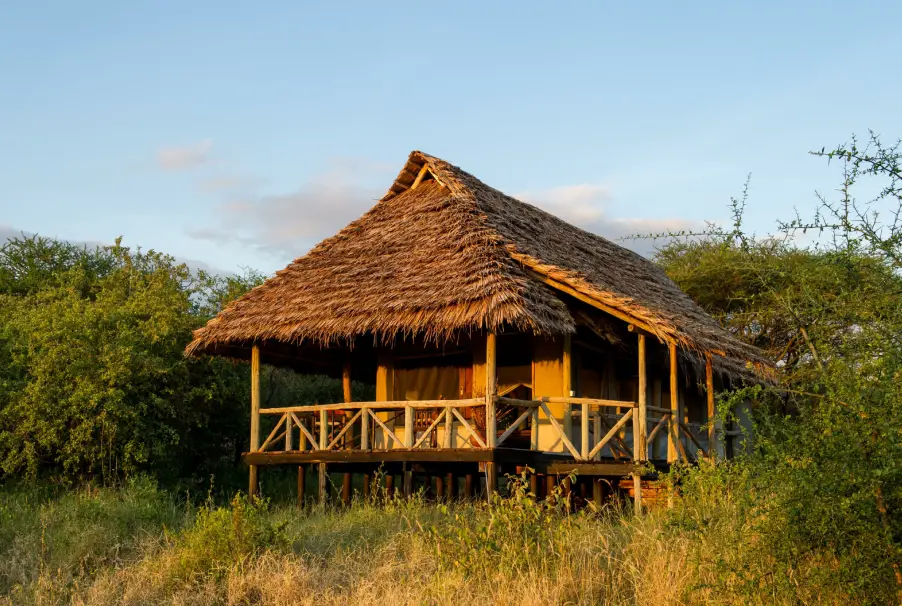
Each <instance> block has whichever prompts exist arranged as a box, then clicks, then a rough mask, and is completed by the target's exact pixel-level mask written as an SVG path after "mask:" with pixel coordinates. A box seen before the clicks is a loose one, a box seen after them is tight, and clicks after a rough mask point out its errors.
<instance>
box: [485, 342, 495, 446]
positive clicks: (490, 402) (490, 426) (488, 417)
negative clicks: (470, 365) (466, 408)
mask: <svg viewBox="0 0 902 606" xmlns="http://www.w3.org/2000/svg"><path fill="white" fill-rule="evenodd" d="M497 362H498V359H497V338H496V336H495V333H494V332H492V331H489V332H488V334H487V335H486V339H485V442H486V446H488V447H489V448H494V447H495V444H496V443H497V440H498V434H497V430H496V421H495V395H496V394H495V392H496V391H497V385H498V377H497V374H496V373H497Z"/></svg>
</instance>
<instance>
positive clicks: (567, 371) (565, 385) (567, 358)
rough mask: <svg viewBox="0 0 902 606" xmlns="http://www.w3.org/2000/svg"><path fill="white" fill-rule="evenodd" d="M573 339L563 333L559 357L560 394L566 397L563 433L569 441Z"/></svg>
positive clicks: (571, 407)
mask: <svg viewBox="0 0 902 606" xmlns="http://www.w3.org/2000/svg"><path fill="white" fill-rule="evenodd" d="M572 353H573V341H572V338H571V336H570V335H564V353H563V355H562V357H561V373H562V377H561V391H563V392H564V393H563V394H561V395H563V396H564V398H565V399H567V401H566V402H564V435H566V436H567V439H568V440H570V441H571V442H572V441H573V405H572V403H571V402H570V399H569V398H572V397H574V396H575V395H576V394H575V393H573V383H572V382H573V367H572V366H571V363H572Z"/></svg>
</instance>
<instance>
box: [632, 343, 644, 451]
mask: <svg viewBox="0 0 902 606" xmlns="http://www.w3.org/2000/svg"><path fill="white" fill-rule="evenodd" d="M638 400H639V410H638V411H637V412H638V413H639V414H638V415H635V416H633V460H634V461H647V460H648V444H647V443H646V439H647V437H648V401H647V400H648V371H647V369H646V355H645V334H644V333H639V398H638Z"/></svg>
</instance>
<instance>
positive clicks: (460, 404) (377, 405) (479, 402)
mask: <svg viewBox="0 0 902 606" xmlns="http://www.w3.org/2000/svg"><path fill="white" fill-rule="evenodd" d="M484 405H485V398H467V399H464V400H395V401H393V402H383V401H376V402H348V403H345V404H311V405H309V406H279V407H275V408H261V409H260V414H263V415H278V414H283V413H286V412H294V413H301V412H319V411H320V410H354V409H357V408H372V409H377V410H383V409H390V408H397V409H400V408H407V407H408V406H409V407H411V408H444V407H445V406H451V407H454V408H469V407H472V406H484ZM622 405H623V404H622V403H621V406H622Z"/></svg>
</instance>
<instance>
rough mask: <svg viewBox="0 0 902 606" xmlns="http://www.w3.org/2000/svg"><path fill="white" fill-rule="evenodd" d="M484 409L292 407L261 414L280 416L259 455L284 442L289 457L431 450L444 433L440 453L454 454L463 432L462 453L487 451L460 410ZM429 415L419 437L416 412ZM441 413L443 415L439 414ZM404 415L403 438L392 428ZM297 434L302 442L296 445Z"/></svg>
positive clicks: (431, 403)
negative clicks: (454, 441) (435, 437)
mask: <svg viewBox="0 0 902 606" xmlns="http://www.w3.org/2000/svg"><path fill="white" fill-rule="evenodd" d="M478 406H485V399H484V398H472V399H465V400H420V401H411V402H408V401H396V402H349V403H344V404H317V405H312V406H288V407H282V408H262V409H260V414H261V415H278V416H279V419H278V421H276V425H275V426H274V427H273V429H272V431H271V432H270V434H269V436H268V437H267V438H266V440H264V441H263V444H261V446H260V451H265V450H267V449H271V448H272V447H273V446H275V445H276V444H278V443H280V442H281V441H283V440H284V450H285V451H295V452H307V451H329V450H350V449H359V450H370V449H372V448H373V447H374V446H376V445H378V446H381V447H382V448H385V449H388V448H393V447H397V448H408V449H419V448H429V447H431V443H430V441H429V438H430V436H432V435H433V434H435V433H437V430H438V429H439V428H440V427H442V428H444V440H443V444H442V446H441V447H442V448H451V447H452V445H451V444H450V441H451V438H452V436H453V435H454V432H455V429H456V430H457V431H458V432H461V431H462V432H463V437H464V438H465V439H464V441H463V442H464V445H463V447H464V448H466V447H475V446H473V445H472V442H473V441H475V442H476V444H477V445H478V447H481V448H485V447H486V440H485V436H484V435H483V434H481V433H480V432H479V431H478V430H477V429H476V428H474V427H473V425H472V424H471V423H470V422H469V421H468V420H467V419H466V418H465V417H464V415H462V414H461V412H460V409H462V408H471V407H478ZM418 409H428V410H431V411H434V412H435V417H434V419H433V420H432V422H431V424H430V425H429V426H428V428H427V429H426V430H425V431H422V432H420V435H419V436H417V435H416V434H417V432H416V420H415V418H414V417H415V415H414V411H416V410H418ZM439 411H440V412H439ZM379 413H394V415H393V418H388V419H381V418H379ZM401 415H403V425H401V429H402V437H399V436H398V435H397V431H396V429H395V428H394V427H389V423H390V424H392V425H395V420H396V419H397V417H398V416H401ZM295 429H297V431H298V436H299V440H298V442H297V445H295V442H294V433H295Z"/></svg>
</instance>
